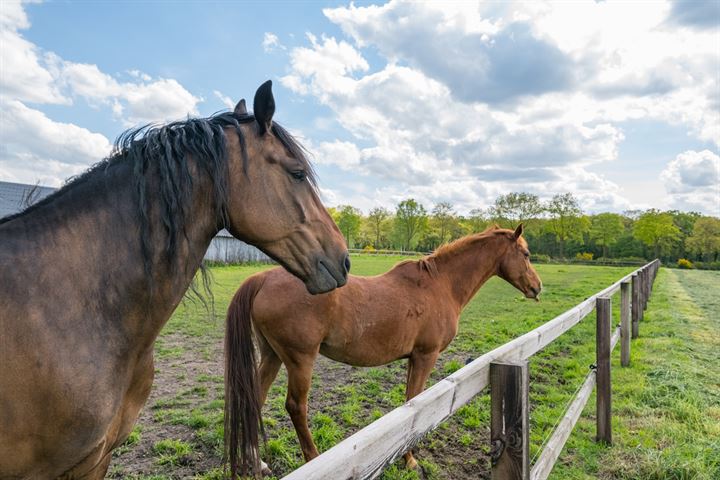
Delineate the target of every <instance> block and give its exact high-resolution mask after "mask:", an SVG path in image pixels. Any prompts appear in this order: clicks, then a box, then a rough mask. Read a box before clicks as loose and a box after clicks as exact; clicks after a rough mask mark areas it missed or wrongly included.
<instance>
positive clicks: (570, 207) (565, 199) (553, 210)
mask: <svg viewBox="0 0 720 480" xmlns="http://www.w3.org/2000/svg"><path fill="white" fill-rule="evenodd" d="M545 210H546V211H547V212H548V213H549V214H550V218H549V219H548V221H547V222H546V223H545V225H546V228H547V229H548V231H549V232H551V233H553V234H554V235H555V239H556V240H557V242H558V246H559V247H560V257H561V258H563V257H565V243H566V242H567V241H568V240H582V236H583V233H585V232H587V231H588V229H589V227H590V222H589V220H588V218H587V217H586V216H584V215H583V212H582V209H581V208H580V204H579V203H578V201H577V199H576V198H575V197H574V196H573V194H572V193H562V194H557V195H555V196H553V198H552V199H551V200H550V201H549V202H548V203H547V205H546V206H545Z"/></svg>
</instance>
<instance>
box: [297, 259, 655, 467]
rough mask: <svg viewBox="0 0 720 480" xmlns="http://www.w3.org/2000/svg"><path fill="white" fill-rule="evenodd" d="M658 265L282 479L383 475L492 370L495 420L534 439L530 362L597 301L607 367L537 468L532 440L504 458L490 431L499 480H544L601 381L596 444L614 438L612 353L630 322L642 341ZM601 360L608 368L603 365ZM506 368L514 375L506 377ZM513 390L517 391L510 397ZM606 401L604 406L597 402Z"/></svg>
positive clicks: (499, 437)
mask: <svg viewBox="0 0 720 480" xmlns="http://www.w3.org/2000/svg"><path fill="white" fill-rule="evenodd" d="M659 265H660V262H659V260H654V261H653V262H650V263H648V264H647V265H645V266H643V267H641V268H639V269H638V270H636V271H634V272H632V273H630V274H628V275H626V276H625V277H623V278H621V279H620V280H618V281H617V282H615V283H613V284H612V285H610V286H609V287H607V288H605V289H604V290H602V291H600V292H598V293H596V294H595V295H592V296H591V297H589V298H588V299H586V300H585V301H583V302H581V303H580V304H578V305H576V306H575V307H573V308H571V309H570V310H567V311H566V312H564V313H562V314H560V315H558V316H557V317H555V318H554V319H552V320H550V321H549V322H547V323H545V324H543V325H541V326H540V327H538V328H536V329H535V330H532V331H530V332H528V333H526V334H524V335H522V336H520V337H518V338H516V339H514V340H512V341H510V342H508V343H506V344H504V345H502V346H500V347H498V348H496V349H494V350H492V351H490V352H488V353H486V354H484V355H482V356H480V357H478V358H477V359H475V360H474V361H472V362H471V363H469V364H468V365H466V366H465V367H464V368H461V369H460V370H458V371H457V372H455V373H453V374H452V375H450V376H448V377H446V378H445V379H443V380H441V381H439V382H438V383H436V384H435V385H433V386H432V387H430V388H428V389H427V390H425V391H424V392H422V393H421V394H420V395H418V396H416V397H415V398H413V399H412V400H410V401H409V402H407V403H405V404H404V405H402V406H400V407H398V408H396V409H395V410H392V411H391V412H389V413H388V414H387V415H385V416H383V417H382V418H380V419H379V420H377V421H375V422H373V423H371V424H370V425H368V426H367V427H365V428H363V429H362V430H360V431H359V432H357V433H355V434H354V435H352V436H350V437H349V438H347V439H345V440H343V441H342V442H340V443H338V444H337V445H335V446H334V447H333V448H331V449H329V450H327V451H326V452H324V453H323V454H322V455H320V456H319V457H317V458H315V459H314V460H312V461H311V462H308V463H306V464H305V465H303V466H301V467H300V468H298V469H297V470H295V471H294V472H291V473H290V474H288V475H287V476H286V477H284V480H313V479H316V480H320V479H328V478H333V479H347V480H350V479H353V480H354V479H372V478H375V477H377V476H378V475H380V474H381V473H382V470H383V468H384V467H385V466H387V465H388V464H389V463H391V462H392V461H394V460H395V459H397V458H398V457H400V456H401V455H402V454H403V453H404V452H406V451H407V450H408V449H409V448H410V447H412V446H413V445H415V444H416V443H417V442H418V441H419V440H420V439H421V438H422V437H423V436H424V435H425V434H427V433H428V432H429V431H431V430H433V429H434V428H435V427H437V425H438V424H440V423H441V422H442V421H444V420H446V419H447V418H448V417H450V416H451V415H452V414H453V413H454V412H456V411H457V410H458V409H459V408H460V407H462V406H463V405H465V404H467V403H468V402H470V401H471V400H472V399H473V397H475V396H476V395H477V394H478V393H480V392H481V391H483V390H484V389H485V387H487V386H488V385H489V384H490V382H491V371H492V372H496V371H498V372H503V373H496V374H494V375H493V378H494V379H495V378H497V379H498V380H495V382H496V383H495V385H494V386H493V387H492V388H491V390H492V394H493V397H495V398H494V399H492V400H491V403H492V405H501V406H500V407H493V412H495V415H496V416H497V415H501V416H503V417H502V418H503V419H504V420H508V419H512V420H513V422H515V423H513V425H516V426H517V425H520V427H521V429H522V431H521V433H520V435H521V437H516V436H513V437H512V438H514V439H515V440H514V441H515V442H516V441H517V438H521V439H524V438H529V422H528V421H527V420H526V418H527V417H526V416H525V413H524V412H527V402H528V388H527V384H528V382H527V378H528V374H529V373H528V371H527V359H528V358H529V357H531V356H532V355H534V354H535V353H537V352H539V351H540V350H542V349H543V348H545V347H546V346H547V345H549V344H550V343H552V342H553V341H554V340H555V339H557V338H558V337H559V336H560V335H562V334H563V333H565V332H567V331H568V330H569V329H570V328H572V327H573V326H575V325H576V324H578V323H579V322H580V321H581V320H582V319H583V318H585V317H586V316H587V315H589V314H590V313H591V312H592V311H593V310H595V309H596V306H597V305H598V304H601V305H602V306H601V307H600V308H597V312H598V327H597V330H598V337H597V338H598V343H599V346H598V364H597V368H598V370H600V369H602V373H601V372H596V371H591V372H590V374H588V376H587V378H586V379H585V382H584V383H583V385H582V387H581V388H580V391H579V392H578V394H577V395H576V397H575V399H574V400H573V401H572V403H571V405H570V407H569V408H568V410H567V412H566V413H565V416H564V417H563V419H562V420H561V421H560V422H559V424H558V427H557V428H556V430H555V431H554V432H553V434H552V436H551V438H550V440H549V441H548V443H547V445H546V447H545V449H544V450H543V451H542V452H541V453H540V456H539V458H538V460H537V462H536V463H535V465H533V466H532V469H530V465H529V461H528V460H527V449H525V447H523V445H525V443H526V442H525V441H524V440H523V441H521V442H520V443H521V448H520V449H518V448H517V445H516V443H513V447H512V449H511V450H512V453H511V452H510V451H508V452H507V454H506V456H505V457H503V454H504V453H506V447H507V442H506V440H503V439H504V438H506V437H507V434H508V432H507V431H506V430H502V428H501V429H500V431H498V432H496V434H494V435H493V434H492V433H491V436H492V437H493V439H494V441H495V443H493V444H492V445H491V451H492V452H493V453H494V455H491V456H492V457H493V459H495V460H493V461H492V469H491V471H492V474H491V475H492V478H493V479H494V480H495V479H497V480H510V479H522V480H526V479H529V478H532V479H533V480H544V479H545V478H547V476H548V475H549V474H550V471H551V470H552V467H553V465H554V464H555V461H556V460H557V458H558V456H559V455H560V452H561V451H562V448H563V446H564V445H565V441H566V440H567V438H568V437H569V435H570V432H571V431H572V429H573V427H574V426H575V423H576V422H577V420H578V418H579V417H580V413H581V412H582V410H583V408H584V406H585V404H586V403H587V400H588V398H589V397H590V393H591V392H592V390H593V387H594V386H595V384H596V381H598V380H599V377H600V376H602V377H603V382H605V383H606V386H604V387H603V395H605V397H604V398H605V401H604V403H603V414H602V419H601V418H600V417H601V415H598V421H599V422H600V421H602V423H603V426H602V427H601V426H600V423H598V439H599V440H604V441H611V432H610V425H611V418H610V412H611V409H610V391H611V390H610V366H609V359H610V352H611V351H612V350H613V349H614V348H615V345H616V344H617V343H618V341H620V340H621V339H622V338H623V331H625V332H626V333H625V337H624V338H625V339H626V340H623V341H624V342H625V341H627V342H629V336H628V330H630V325H629V324H630V323H631V322H632V337H633V338H635V337H637V333H638V332H639V326H638V327H636V325H635V323H636V322H639V321H640V318H641V317H638V315H641V312H642V311H643V310H644V309H645V308H647V300H648V298H649V297H650V294H651V291H652V282H653V281H654V279H655V276H656V275H657V269H658V268H659ZM630 281H632V292H631V293H632V295H631V294H630V283H629V282H630ZM621 289H622V291H623V292H624V294H621V309H622V311H621V320H622V318H623V315H626V316H627V318H626V321H625V323H624V325H625V329H623V324H622V322H621V325H620V326H619V327H617V328H616V329H615V330H614V333H613V335H612V336H610V331H611V330H610V318H611V317H610V298H609V297H610V296H612V295H613V294H614V293H616V292H618V291H620V290H621ZM622 295H624V296H622ZM630 297H632V298H630ZM623 298H624V299H625V301H624V302H623V301H622V300H623ZM626 303H630V305H629V306H627V305H626ZM626 308H630V309H631V312H632V313H630V312H625V311H624V310H625V309H626ZM601 317H602V319H601ZM601 323H602V326H601V325H600V324H601ZM601 330H602V332H601ZM606 333H607V335H606ZM601 337H602V338H601ZM608 340H609V341H608ZM600 343H601V345H600ZM624 348H627V352H628V357H629V354H630V349H629V345H628V346H625V347H624ZM601 349H602V352H601V351H600V350H601ZM601 362H602V364H603V366H602V367H601V366H600V364H601ZM628 363H629V358H628ZM491 365H492V366H491ZM499 365H502V366H499ZM523 365H524V367H523ZM508 369H509V371H510V372H511V373H508ZM523 369H524V370H523ZM497 382H500V384H497ZM508 389H510V390H511V391H512V392H513V393H509V392H508ZM498 396H501V398H504V399H505V400H506V401H507V399H508V398H510V399H515V403H510V404H509V403H506V402H502V401H501V402H499V403H498V400H497V397H498ZM503 403H506V404H505V406H502V404H503ZM600 403H601V402H600V401H598V404H600ZM524 419H525V420H524ZM495 422H496V423H493V420H492V419H491V424H493V425H502V420H495ZM509 425H510V424H509V423H507V422H505V429H507V428H508V426H509ZM527 448H529V447H527ZM518 450H519V453H518ZM501 459H502V460H501Z"/></svg>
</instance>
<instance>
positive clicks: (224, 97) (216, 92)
mask: <svg viewBox="0 0 720 480" xmlns="http://www.w3.org/2000/svg"><path fill="white" fill-rule="evenodd" d="M213 95H215V96H216V97H217V98H218V99H220V101H221V102H222V103H223V105H225V106H226V107H227V108H229V109H230V110H233V109H234V108H235V102H233V99H232V98H230V97H228V96H227V95H225V94H223V93H222V92H221V91H219V90H213Z"/></svg>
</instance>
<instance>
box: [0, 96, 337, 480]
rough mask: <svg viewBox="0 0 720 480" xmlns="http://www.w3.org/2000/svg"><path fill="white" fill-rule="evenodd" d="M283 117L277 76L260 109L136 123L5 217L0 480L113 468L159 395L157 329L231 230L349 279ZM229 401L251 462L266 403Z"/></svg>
mask: <svg viewBox="0 0 720 480" xmlns="http://www.w3.org/2000/svg"><path fill="white" fill-rule="evenodd" d="M274 110H275V102H274V99H273V95H272V90H271V83H270V82H266V83H265V84H263V85H262V86H261V87H260V88H259V89H258V91H257V93H256V94H255V99H254V115H249V114H248V113H247V111H246V109H245V102H244V100H243V101H240V102H239V103H238V106H237V107H236V108H235V111H234V112H227V113H219V114H216V115H214V116H212V117H209V118H204V119H188V120H186V121H181V122H175V123H170V124H167V125H164V126H155V127H145V128H141V129H137V130H132V131H129V132H127V133H125V134H123V135H122V136H121V137H120V138H119V139H118V141H117V143H116V146H115V149H114V151H113V152H112V153H111V155H110V156H109V157H108V158H107V159H105V160H103V161H102V162H100V163H99V164H97V165H96V166H94V167H93V168H91V169H90V170H89V171H88V172H86V173H85V174H83V175H82V176H80V177H79V178H76V179H75V180H73V181H71V182H70V183H69V184H67V185H66V186H64V187H63V188H62V189H60V190H59V191H58V192H56V193H55V194H53V195H52V196H50V197H48V198H46V199H44V200H42V201H41V202H39V203H37V204H35V205H33V206H31V207H29V208H27V209H26V210H25V211H24V212H21V213H19V214H17V215H13V216H9V217H6V218H4V219H1V220H0V478H3V479H7V478H18V479H19V478H23V479H25V478H28V479H30V478H33V479H35V478H43V479H45V478H67V479H69V478H88V479H100V478H103V477H104V475H105V473H106V471H107V468H108V465H109V463H110V459H111V457H112V455H111V452H112V450H113V449H114V448H116V447H117V446H118V445H120V444H121V443H122V442H123V441H124V440H125V438H127V436H128V434H129V433H130V431H131V429H132V427H133V424H134V423H135V420H136V418H137V416H138V412H139V410H140V408H141V407H142V406H143V404H144V403H145V401H146V399H147V397H148V394H149V393H150V387H151V385H152V379H153V345H154V342H155V338H156V337H157V335H158V333H159V332H160V329H161V328H162V327H163V325H164V324H165V322H166V321H167V320H168V318H170V315H171V314H172V312H173V310H174V309H175V307H177V305H178V303H179V302H180V301H181V299H182V297H183V295H184V294H185V292H186V290H187V289H188V286H190V285H191V283H192V280H193V278H194V276H195V274H196V271H197V270H198V268H199V267H200V265H201V262H202V259H203V256H204V254H205V251H206V250H207V248H208V245H209V244H210V241H211V240H212V238H213V236H214V235H215V234H216V233H217V232H218V231H219V230H220V229H221V228H223V227H224V228H227V229H228V230H229V231H230V232H231V233H232V234H233V235H234V236H235V237H237V238H239V239H242V240H244V241H246V242H249V243H252V244H254V245H257V246H258V247H259V248H260V249H262V250H263V251H264V252H266V253H267V254H268V255H269V256H271V257H273V258H275V259H276V260H278V262H280V264H281V265H283V266H284V267H286V268H287V269H288V270H290V271H291V272H293V274H295V275H297V277H299V278H300V280H298V284H299V285H302V284H303V282H304V284H305V287H306V288H307V290H308V291H309V292H311V293H321V292H326V291H329V290H332V289H334V288H336V287H338V286H341V285H344V284H345V282H346V277H347V270H348V268H349V261H348V256H347V249H346V247H345V242H344V241H343V237H342V235H341V234H340V232H339V230H338V229H337V227H336V226H335V224H334V223H333V221H332V219H331V218H330V217H329V215H328V213H327V212H326V210H325V208H324V207H323V205H322V204H321V203H320V201H319V199H318V196H317V194H316V187H315V184H314V179H313V176H312V170H311V167H310V165H309V164H308V162H307V159H306V158H305V156H304V154H303V150H302V147H300V145H298V144H297V143H296V142H295V140H294V139H293V138H292V137H291V136H290V135H289V134H288V133H287V131H286V130H284V129H283V128H281V127H280V126H279V125H277V124H275V123H273V122H272V116H273V113H274ZM29 133H31V132H29ZM293 278H295V277H293ZM301 280H302V282H301ZM247 348H248V349H249V350H250V352H251V353H252V345H250V346H248V347H247ZM248 368H251V369H254V368H255V367H254V366H252V365H250V366H248ZM249 388H253V386H249ZM258 393H259V392H257V393H256V394H255V395H257V394H258ZM234 407H235V408H236V409H237V417H234V421H235V422H239V423H241V425H242V426H241V427H240V428H241V429H242V430H243V436H242V439H241V440H242V441H241V442H240V445H237V444H235V445H232V447H233V448H235V449H236V450H237V449H239V450H240V454H241V456H242V455H245V456H247V457H248V458H247V459H246V461H252V460H253V459H254V458H255V457H256V453H255V452H256V449H257V433H258V428H259V427H258V422H259V415H260V413H259V410H258V406H257V402H252V401H251V402H245V403H240V404H234Z"/></svg>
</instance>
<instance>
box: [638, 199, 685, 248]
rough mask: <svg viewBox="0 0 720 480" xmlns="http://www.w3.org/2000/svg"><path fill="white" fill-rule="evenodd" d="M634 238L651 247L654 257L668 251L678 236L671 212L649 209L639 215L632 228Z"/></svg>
mask: <svg viewBox="0 0 720 480" xmlns="http://www.w3.org/2000/svg"><path fill="white" fill-rule="evenodd" d="M633 235H634V236H635V238H637V239H638V240H640V241H641V242H643V243H644V244H645V245H647V246H648V247H651V248H652V249H653V252H654V253H653V255H654V256H655V258H659V257H660V255H661V254H663V253H666V252H668V251H669V250H670V249H671V248H672V245H673V243H674V242H676V241H677V240H678V239H679V238H680V229H679V228H678V227H677V225H675V223H673V217H672V215H671V214H669V213H666V212H661V211H659V210H655V209H651V210H648V211H646V212H645V213H643V214H642V215H640V218H638V219H637V221H636V222H635V227H634V228H633Z"/></svg>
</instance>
